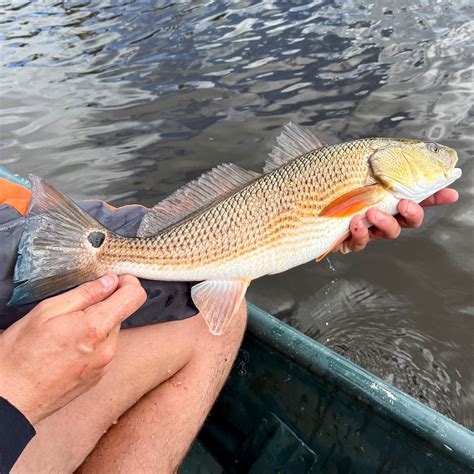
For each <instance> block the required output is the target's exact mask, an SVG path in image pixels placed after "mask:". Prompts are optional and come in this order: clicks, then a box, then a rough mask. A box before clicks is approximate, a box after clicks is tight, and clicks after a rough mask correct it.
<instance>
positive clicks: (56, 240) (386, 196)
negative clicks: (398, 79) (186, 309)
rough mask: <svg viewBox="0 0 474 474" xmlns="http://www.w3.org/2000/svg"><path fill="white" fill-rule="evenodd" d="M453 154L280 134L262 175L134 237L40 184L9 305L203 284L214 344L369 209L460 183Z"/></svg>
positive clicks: (170, 203)
mask: <svg viewBox="0 0 474 474" xmlns="http://www.w3.org/2000/svg"><path fill="white" fill-rule="evenodd" d="M457 160H458V158H457V153H456V151H455V150H453V149H451V148H448V147H446V146H443V145H439V144H436V143H425V142H422V141H416V140H402V139H392V138H364V139H360V140H354V141H351V142H348V143H342V144H338V145H331V146H328V145H325V144H324V143H323V142H322V141H321V140H320V139H319V138H318V137H317V136H316V135H315V134H314V132H313V131H312V130H311V129H309V128H303V127H299V126H297V125H295V124H292V123H290V124H288V125H286V126H285V127H284V129H283V132H282V133H281V135H280V136H279V137H278V138H277V143H276V145H275V147H274V148H273V151H272V152H271V154H270V157H269V159H268V160H267V162H266V164H265V167H264V172H263V173H262V174H260V173H256V172H254V171H248V170H245V169H243V168H241V167H239V166H236V165H234V164H223V165H220V166H217V167H216V168H214V169H213V170H211V171H209V172H207V173H205V174H204V175H202V176H201V177H200V178H198V179H197V180H195V181H192V182H190V183H189V184H187V185H185V186H184V187H183V188H181V189H179V190H178V191H176V192H174V193H173V194H172V195H171V196H169V197H168V198H167V199H165V200H164V201H162V202H160V203H159V204H157V205H156V206H155V207H154V208H153V209H151V210H150V211H149V213H148V214H147V216H146V217H145V219H144V220H143V222H142V224H141V227H140V229H139V231H138V235H137V237H136V238H126V237H122V236H120V235H117V234H115V233H113V232H111V231H110V230H108V229H106V228H105V227H104V226H102V225H101V224H100V223H99V222H97V221H96V220H94V219H93V218H92V217H90V216H89V215H88V214H86V213H85V212H83V211H82V210H81V209H80V208H79V207H78V206H76V205H75V204H74V203H73V202H72V201H71V200H70V199H68V198H67V197H66V196H64V195H63V194H61V193H60V192H58V191H57V190H55V189H54V188H53V187H52V186H50V185H49V184H47V183H46V182H44V181H43V180H42V179H40V178H38V177H35V176H31V177H30V179H31V181H32V184H33V198H32V202H31V204H30V211H29V214H28V217H27V222H26V226H25V231H24V234H23V237H22V239H21V242H20V245H19V254H20V255H19V257H18V260H17V264H16V268H15V281H16V282H22V283H21V284H20V285H18V286H17V287H16V288H15V290H14V293H13V296H12V299H11V301H10V303H11V304H15V305H18V304H24V303H28V302H31V301H35V300H38V299H42V298H45V297H47V296H50V295H52V294H54V293H57V292H58V291H61V290H65V289H68V288H71V287H73V286H76V285H78V284H80V283H83V282H85V281H88V280H92V279H95V278H98V277H100V276H102V275H104V274H106V273H116V274H123V273H130V274H132V275H136V276H137V277H142V278H148V279H153V280H174V281H201V283H198V284H196V285H195V286H193V288H192V289H191V296H192V299H193V301H194V303H195V305H196V306H197V308H198V309H199V311H200V313H201V315H202V316H203V318H204V320H205V321H206V323H207V325H208V327H209V330H210V331H211V332H212V333H213V334H216V335H219V334H222V333H223V332H224V331H225V330H226V328H227V327H228V325H229V322H230V320H231V318H232V316H233V314H234V313H235V312H236V310H237V309H238V307H239V305H240V304H241V302H242V300H243V298H244V296H245V292H246V290H247V288H248V286H249V284H250V282H251V281H252V280H254V279H256V278H259V277H261V276H263V275H269V274H274V273H280V272H284V271H285V270H288V269H290V268H292V267H296V266H297V265H301V264H303V263H305V262H308V261H310V260H312V259H316V260H321V259H322V258H323V257H325V256H326V255H327V254H328V253H329V252H330V251H331V250H332V249H334V248H335V247H336V246H337V245H338V244H339V243H340V242H342V241H343V240H344V239H345V238H346V237H347V236H348V235H349V222H350V220H351V219H352V217H354V216H355V215H356V214H361V215H365V213H366V211H367V210H368V209H369V208H370V207H372V206H376V207H378V208H379V209H381V210H383V211H385V212H388V213H390V214H396V213H397V205H398V202H399V201H400V200H401V199H404V198H407V199H411V200H414V201H417V202H420V201H422V200H423V199H425V198H426V197H428V196H430V195H431V194H433V193H435V192H436V191H438V190H439V189H441V188H443V187H445V186H447V185H449V184H450V183H452V182H453V181H455V180H456V179H458V178H459V177H460V176H461V170H460V169H459V168H455V165H456V162H457Z"/></svg>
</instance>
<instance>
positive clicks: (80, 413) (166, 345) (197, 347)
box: [13, 309, 245, 473]
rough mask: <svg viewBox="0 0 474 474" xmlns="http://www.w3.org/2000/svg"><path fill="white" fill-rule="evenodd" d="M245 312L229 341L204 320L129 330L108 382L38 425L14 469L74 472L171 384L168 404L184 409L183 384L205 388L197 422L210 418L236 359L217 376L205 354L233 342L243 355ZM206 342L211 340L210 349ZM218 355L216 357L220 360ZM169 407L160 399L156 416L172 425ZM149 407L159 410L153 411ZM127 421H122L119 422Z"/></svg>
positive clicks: (225, 363)
mask: <svg viewBox="0 0 474 474" xmlns="http://www.w3.org/2000/svg"><path fill="white" fill-rule="evenodd" d="M244 315H245V310H243V309H241V310H240V311H239V314H238V315H236V316H235V317H234V320H233V322H232V327H231V328H230V329H229V331H228V334H226V335H225V336H222V337H216V336H212V335H210V334H209V332H208V330H207V328H206V326H205V324H204V322H203V320H202V318H201V317H193V318H190V319H187V320H184V321H176V322H172V323H164V324H160V325H154V326H146V327H142V328H136V329H128V330H125V331H122V332H121V334H120V336H119V342H118V349H117V355H116V357H115V358H114V360H113V362H112V364H111V367H110V370H109V371H108V373H107V374H106V375H105V377H104V378H103V379H102V380H101V382H100V383H99V384H98V385H97V386H96V387H94V388H93V389H92V390H90V391H89V392H87V393H85V394H83V395H82V396H80V397H78V398H77V399H75V400H74V401H73V402H71V403H70V404H68V405H67V406H66V407H64V408H62V409H61V410H58V411H57V412H56V413H54V414H53V415H51V416H50V417H48V418H46V419H44V420H43V421H42V422H40V423H39V424H38V425H37V426H36V429H37V436H36V437H35V438H34V439H33V441H32V442H31V443H30V445H28V446H27V448H26V450H25V451H24V453H23V454H22V456H21V457H20V459H19V460H18V462H17V464H16V465H15V467H14V470H13V472H14V473H31V472H35V473H41V472H54V473H61V472H72V471H73V470H75V469H76V468H77V467H78V466H79V465H80V464H81V463H82V462H83V460H84V459H85V457H86V456H87V455H88V454H89V453H90V452H91V451H92V450H93V449H94V447H95V445H96V444H97V442H98V441H99V439H100V438H101V437H102V436H103V434H104V432H105V431H107V429H109V428H110V426H111V425H112V424H113V423H114V422H115V421H116V420H117V419H118V418H119V417H120V416H121V415H122V414H123V413H124V412H126V411H127V410H128V409H129V408H130V407H131V406H133V405H134V404H135V403H136V402H137V401H138V400H140V399H141V398H142V397H143V396H144V395H145V394H147V393H148V392H150V391H153V392H154V390H153V389H154V388H155V387H157V386H160V384H163V382H164V381H167V380H169V382H167V383H165V384H164V385H163V389H164V390H163V393H166V394H167V395H166V396H165V395H162V397H164V398H163V400H166V401H167V400H168V399H169V398H171V399H172V400H173V401H174V402H175V404H176V406H175V407H176V408H177V409H178V411H179V410H180V409H181V408H182V407H183V406H185V405H184V403H185V401H184V399H183V403H182V404H180V402H179V400H180V398H181V395H182V392H183V391H185V390H184V389H183V388H182V386H183V385H186V387H188V390H191V391H197V392H199V393H200V394H201V392H202V390H205V394H204V395H203V397H202V402H201V404H199V406H196V410H197V411H196V412H199V416H196V419H197V418H199V419H201V418H202V419H204V418H205V415H206V414H205V413H204V409H203V408H202V407H203V406H205V405H207V406H208V407H210V406H211V405H212V402H208V403H207V404H206V400H209V399H210V398H213V397H214V398H215V394H216V393H218V391H219V388H220V386H222V383H223V379H225V376H224V375H225V374H226V373H228V371H229V370H230V367H231V365H232V362H233V359H232V358H230V357H225V356H224V358H223V359H222V360H221V361H220V363H219V364H217V365H216V366H214V369H213V371H210V370H208V368H207V367H205V366H203V364H206V363H207V362H208V359H207V358H204V357H202V355H201V352H202V351H209V352H210V353H212V354H218V353H220V351H222V353H227V352H226V351H225V350H224V349H223V346H226V345H228V352H229V353H236V352H237V350H238V345H239V344H240V340H241V337H242V333H243V330H244V327H245V318H244V317H243V316H244ZM239 332H240V334H239V336H238V337H237V336H236V334H237V333H239ZM201 341H206V343H205V344H204V345H203V342H201ZM231 345H234V347H233V351H231V350H230V348H231ZM215 358H216V355H214V359H213V363H214V361H215ZM226 358H227V360H225V359H226ZM197 361H199V362H197ZM188 366H189V367H193V370H192V372H191V371H189V370H186V371H184V369H185V368H186V369H187V368H188ZM181 372H183V373H185V377H184V378H183V380H184V382H185V384H184V383H183V382H181V385H180V384H179V383H180V380H181V379H180V377H181V376H182V374H181ZM201 379H205V380H208V382H203V381H202V380H201ZM217 387H219V388H217ZM151 394H152V393H150V396H151ZM146 400H148V398H146ZM164 403H165V402H163V403H162V402H160V406H159V407H158V408H157V410H159V415H155V413H154V412H153V413H151V412H150V416H153V417H156V416H157V419H158V418H159V419H160V420H161V421H162V422H163V423H164V424H167V423H170V422H171V423H172V421H170V420H167V419H166V417H167V416H171V420H172V419H173V417H174V415H173V413H172V410H171V411H169V412H166V410H165V411H163V409H162V407H163V406H164ZM148 409H149V410H151V406H150V407H148ZM162 417H165V418H164V419H162ZM125 419H126V420H130V419H131V415H130V416H128V414H127V416H126V417H124V420H125ZM121 422H122V420H120V423H119V425H120V424H121ZM119 425H117V426H114V430H111V431H116V430H115V428H118V426H119ZM198 428H199V426H197V427H196V428H195V429H194V430H193V432H194V433H195V432H197V430H198ZM121 432H122V431H121ZM183 439H184V438H183ZM185 439H186V440H189V444H190V443H191V440H192V437H191V435H188V436H187V437H185ZM104 442H105V439H104ZM186 449H187V446H186V447H184V448H183V450H182V451H183V452H185V451H186ZM106 451H107V450H105V451H104V450H103V451H101V452H106ZM93 459H94V457H93V456H91V457H90V459H89V460H88V463H86V465H89V466H90V465H91V462H92V461H93ZM104 459H105V458H104Z"/></svg>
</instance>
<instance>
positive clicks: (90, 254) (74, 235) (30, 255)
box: [8, 175, 110, 305]
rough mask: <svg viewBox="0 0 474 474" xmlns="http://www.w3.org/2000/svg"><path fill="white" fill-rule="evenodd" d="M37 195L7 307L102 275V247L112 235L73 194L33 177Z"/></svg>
mask: <svg viewBox="0 0 474 474" xmlns="http://www.w3.org/2000/svg"><path fill="white" fill-rule="evenodd" d="M29 178H30V181H31V183H32V186H33V194H32V199H31V203H30V208H29V212H28V215H27V218H26V223H25V229H24V231H23V235H22V237H21V240H20V244H19V247H18V253H19V256H18V259H17V262H16V266H15V273H14V282H15V283H19V282H22V283H21V284H20V285H18V286H17V287H16V288H15V289H14V290H13V295H12V297H11V299H10V301H9V303H8V304H9V305H22V304H26V303H31V302H33V301H37V300H40V299H43V298H46V297H48V296H51V295H53V294H55V293H58V292H60V291H63V290H66V289H69V288H71V287H73V286H77V285H79V284H81V283H83V282H85V281H89V280H92V279H94V278H97V277H99V276H100V275H99V274H98V253H99V252H98V250H99V247H100V246H101V245H102V243H103V242H104V240H105V239H106V238H107V236H108V235H109V234H110V233H109V231H108V230H107V229H106V228H105V227H103V226H102V225H101V224H100V223H99V222H97V221H96V220H95V219H93V218H92V217H91V216H89V215H88V214H86V213H85V212H84V211H83V210H82V209H80V208H79V207H78V206H77V205H76V204H74V203H73V202H72V201H71V200H70V199H69V198H67V197H66V196H64V195H63V194H61V193H60V192H59V191H57V190H56V189H54V188H53V187H52V186H51V185H49V184H48V183H46V182H45V181H43V180H42V179H41V178H38V177H37V176H33V175H30V176H29Z"/></svg>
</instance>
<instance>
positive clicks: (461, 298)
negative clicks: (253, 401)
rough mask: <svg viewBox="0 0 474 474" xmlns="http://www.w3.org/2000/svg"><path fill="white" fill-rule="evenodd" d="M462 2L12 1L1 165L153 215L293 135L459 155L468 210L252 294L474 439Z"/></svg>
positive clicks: (4, 54)
mask: <svg viewBox="0 0 474 474" xmlns="http://www.w3.org/2000/svg"><path fill="white" fill-rule="evenodd" d="M470 3H471V2H468V1H465V2H462V1H452V2H444V1H435V0H425V1H424V0H411V1H403V0H399V1H397V2H393V1H388V0H383V1H379V2H375V3H368V2H364V1H362V0H360V1H350V0H347V1H342V0H326V1H324V0H323V1H316V2H309V1H301V2H296V1H295V2H283V1H272V0H268V1H259V2H257V1H254V2H250V1H248V2H244V1H242V2H230V1H227V2H224V1H222V2H209V1H208V2H204V1H201V2H192V3H188V2H179V3H177V4H174V3H170V2H139V1H136V2H133V1H132V2H125V1H124V2H112V1H110V2H106V1H103V2H87V1H85V0H83V1H75V2H67V1H66V2H57V3H56V2H53V1H51V2H4V1H3V2H0V35H1V38H0V41H1V50H0V55H1V58H0V59H1V64H2V66H3V67H2V69H1V71H0V74H1V76H0V101H1V102H0V105H1V118H0V120H1V122H0V124H1V129H0V142H1V147H2V148H1V163H2V164H7V165H9V166H10V167H11V169H13V170H14V171H16V172H18V173H21V174H27V173H28V172H33V173H36V174H39V175H41V176H43V177H45V178H46V179H48V180H50V181H51V182H52V183H54V184H55V185H57V186H58V187H59V188H60V189H62V190H65V191H67V192H69V193H70V194H71V195H72V196H74V197H77V198H85V197H100V198H104V199H107V200H108V201H110V202H113V203H114V204H117V205H121V204H126V203H131V202H139V203H143V204H146V205H151V204H154V203H155V202H156V201H158V200H159V199H162V198H163V197H165V196H166V195H167V194H169V193H170V192H172V191H173V190H175V189H176V188H177V187H179V186H180V185H182V184H184V183H185V182H187V181H188V180H189V179H191V178H195V177H197V176H198V175H199V174H200V173H202V172H203V171H206V170H208V169H209V168H210V167H212V166H214V165H217V164H219V163H221V162H224V161H225V162H235V163H238V164H239V165H241V166H244V167H248V168H251V169H253V170H260V169H261V167H262V165H263V162H264V160H265V156H266V154H267V153H268V152H269V151H270V148H271V144H272V141H273V139H274V137H275V136H276V135H277V134H278V132H279V129H280V127H281V126H282V125H283V124H284V123H285V122H287V121H289V120H290V119H291V120H294V121H296V122H298V123H301V124H317V128H318V130H319V132H320V134H321V135H322V137H323V138H324V139H325V140H326V141H327V142H329V143H336V142H341V141H344V140H349V139H352V138H355V137H362V136H373V135H386V136H390V137H411V138H425V139H429V140H435V141H439V142H442V143H444V144H446V145H449V146H451V147H454V148H456V149H457V150H458V152H459V155H460V162H461V166H462V168H463V170H464V176H463V178H462V180H461V181H459V183H458V184H457V185H456V187H457V189H458V190H459V191H460V192H461V200H460V202H459V203H458V204H457V205H455V206H451V207H450V208H440V209H430V210H428V211H427V216H426V221H425V224H424V226H423V227H422V228H421V229H419V230H411V231H406V232H404V233H403V235H402V237H401V238H400V239H399V240H397V241H396V242H377V243H374V244H371V245H370V248H369V249H367V251H365V252H363V253H360V254H356V255H349V256H336V255H335V256H332V257H330V262H328V261H327V260H326V261H324V262H322V263H320V264H315V263H309V264H307V265H305V266H303V267H300V268H297V269H295V270H292V271H290V272H287V273H285V274H281V275H276V276H272V277H267V278H264V279H261V280H259V281H257V282H255V283H254V285H253V286H252V288H251V291H250V294H249V296H250V298H251V299H252V300H253V301H255V302H256V303H257V304H260V305H262V306H263V307H265V308H266V309H268V310H271V311H273V312H275V313H277V314H278V315H279V316H280V317H282V318H283V319H285V320H286V321H288V322H290V323H291V324H293V325H295V326H296V327H298V328H300V329H302V330H303V331H305V332H306V333H307V334H309V335H311V336H312V337H314V338H316V339H318V340H319V341H322V342H323V343H325V344H327V345H328V346H329V347H331V348H333V349H335V350H336V351H338V352H340V353H341V354H343V355H345V356H347V357H349V358H350V359H352V360H354V361H356V362H357V363H359V364H360V365H362V366H363V367H366V368H368V369H369V370H371V371H373V372H374V373H376V374H378V375H379V376H381V377H383V378H384V379H386V380H389V381H391V382H392V383H394V384H395V385H397V386H398V387H400V388H402V389H403V390H405V391H406V392H408V393H410V394H412V395H414V396H415V397H417V398H419V399H420V400H422V401H423V402H425V403H427V404H428V405H430V406H432V407H433V408H435V409H437V410H439V411H441V412H443V413H445V414H447V415H448V416H450V417H452V418H454V419H455V420H457V421H459V422H460V423H463V424H464V425H465V426H468V427H470V428H473V427H474V411H473V408H474V373H473V370H472V362H473V355H474V352H473V330H474V319H473V317H474V298H473V292H472V290H473V288H474V284H473V283H474V281H473V280H474V279H473V269H474V261H473V260H474V248H473V242H474V233H473V228H474V212H473V206H472V205H473V200H472V195H473V178H474V171H473V161H474V160H473V155H474V151H473V148H472V138H471V137H472V136H473V128H472V116H470V115H469V114H470V110H471V103H472V96H473V94H472V93H473V77H472V57H471V56H470V54H471V53H472V51H473V49H472V48H473V43H472V41H473V40H472V38H473V35H474V15H473V11H472V7H470V6H469V5H470ZM471 5H472V3H471Z"/></svg>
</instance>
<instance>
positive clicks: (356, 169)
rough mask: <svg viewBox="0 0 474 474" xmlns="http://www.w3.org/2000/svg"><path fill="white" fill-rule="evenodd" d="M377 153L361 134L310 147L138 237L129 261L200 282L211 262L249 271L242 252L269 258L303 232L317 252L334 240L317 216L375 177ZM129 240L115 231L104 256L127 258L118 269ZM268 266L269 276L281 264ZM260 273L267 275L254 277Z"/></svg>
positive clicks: (148, 271) (155, 273) (151, 273)
mask: <svg viewBox="0 0 474 474" xmlns="http://www.w3.org/2000/svg"><path fill="white" fill-rule="evenodd" d="M371 151H372V149H371V147H370V141H369V140H359V141H357V142H354V143H348V144H345V145H344V146H341V145H334V146H331V147H326V148H322V149H320V150H317V151H312V152H309V153H306V154H305V155H302V156H301V157H299V158H296V159H295V160H293V161H290V162H289V163H287V164H286V165H284V166H282V167H281V168H279V169H277V170H275V171H273V172H272V173H270V174H267V175H264V176H262V177H261V178H258V179H257V180H256V181H254V182H252V183H250V184H249V185H248V186H247V187H245V188H244V189H242V190H240V191H239V192H237V193H236V194H235V195H233V196H230V197H228V198H226V199H224V200H223V201H221V202H219V203H216V204H215V205H214V206H213V207H212V208H210V209H208V210H206V211H204V212H203V213H202V214H200V215H198V216H195V217H193V218H192V219H190V220H188V221H185V222H182V223H181V224H180V225H178V226H176V227H174V228H173V229H171V230H169V231H165V232H163V233H161V234H159V235H157V236H154V237H151V238H144V239H137V240H136V241H135V242H137V243H138V246H137V247H135V248H134V250H135V251H136V252H134V254H133V255H134V257H135V260H134V261H132V262H130V263H132V264H133V265H134V266H133V268H134V269H136V268H137V265H143V271H144V272H146V275H147V277H148V278H150V277H153V278H160V277H161V275H160V274H161V273H164V274H166V275H167V276H168V275H171V274H173V275H176V276H175V278H176V277H178V274H179V276H180V277H182V278H184V277H186V278H188V279H189V280H196V279H199V278H202V276H203V272H204V271H208V269H209V267H212V266H216V267H218V266H222V265H225V267H226V269H225V274H226V275H227V276H228V275H231V274H232V272H230V271H229V265H232V262H237V265H235V267H236V271H235V275H233V276H234V277H236V278H238V277H243V276H244V275H241V274H240V272H241V266H242V265H241V264H240V263H239V262H238V260H239V259H240V258H242V256H244V255H246V254H251V257H252V258H255V253H256V252H260V253H261V254H262V258H265V259H268V258H269V255H268V251H265V250H271V251H273V252H275V251H277V252H284V251H285V247H287V246H289V247H291V242H292V241H293V240H294V239H297V238H298V236H299V235H306V236H307V237H308V239H310V241H316V243H317V245H314V244H313V246H315V251H318V250H319V248H321V249H323V251H321V252H320V254H321V253H323V252H324V251H325V249H326V250H327V248H329V246H330V244H331V242H330V241H329V238H328V237H329V236H326V235H325V227H324V226H319V227H318V226H317V225H316V224H317V223H318V221H321V223H323V222H325V221H327V219H324V218H321V217H319V216H318V214H319V212H320V211H321V210H322V209H323V208H324V207H325V206H326V205H327V204H328V203H329V202H331V201H332V200H333V199H335V198H336V197H337V196H339V195H341V194H343V193H345V192H349V191H351V190H353V189H356V188H358V187H360V186H365V185H368V184H371V183H373V182H374V179H373V178H370V177H369V175H368V172H367V159H368V155H369V154H370V152H371ZM307 217H309V219H308V218H307ZM316 229H318V230H316ZM290 231H291V232H290ZM126 245H127V239H120V238H114V237H112V239H111V241H110V245H108V246H107V248H104V261H107V262H108V263H109V262H110V263H112V262H115V261H120V264H119V268H120V269H121V270H122V269H124V268H125V266H124V264H125V262H123V256H124V252H123V247H124V246H126ZM326 247H327V248H326ZM293 252H294V251H293ZM295 253H298V252H295ZM318 255H319V254H318ZM318 255H317V254H314V255H312V257H311V258H316V257H318ZM260 260H261V259H260ZM288 265H291V259H288ZM278 267H280V265H278ZM262 268H263V269H264V271H265V273H263V274H266V273H269V271H270V273H274V271H276V270H277V269H278V268H275V269H268V268H267V265H265V266H263V267H262ZM186 272H188V273H186ZM258 276H262V275H252V277H253V278H257V277H258Z"/></svg>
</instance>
